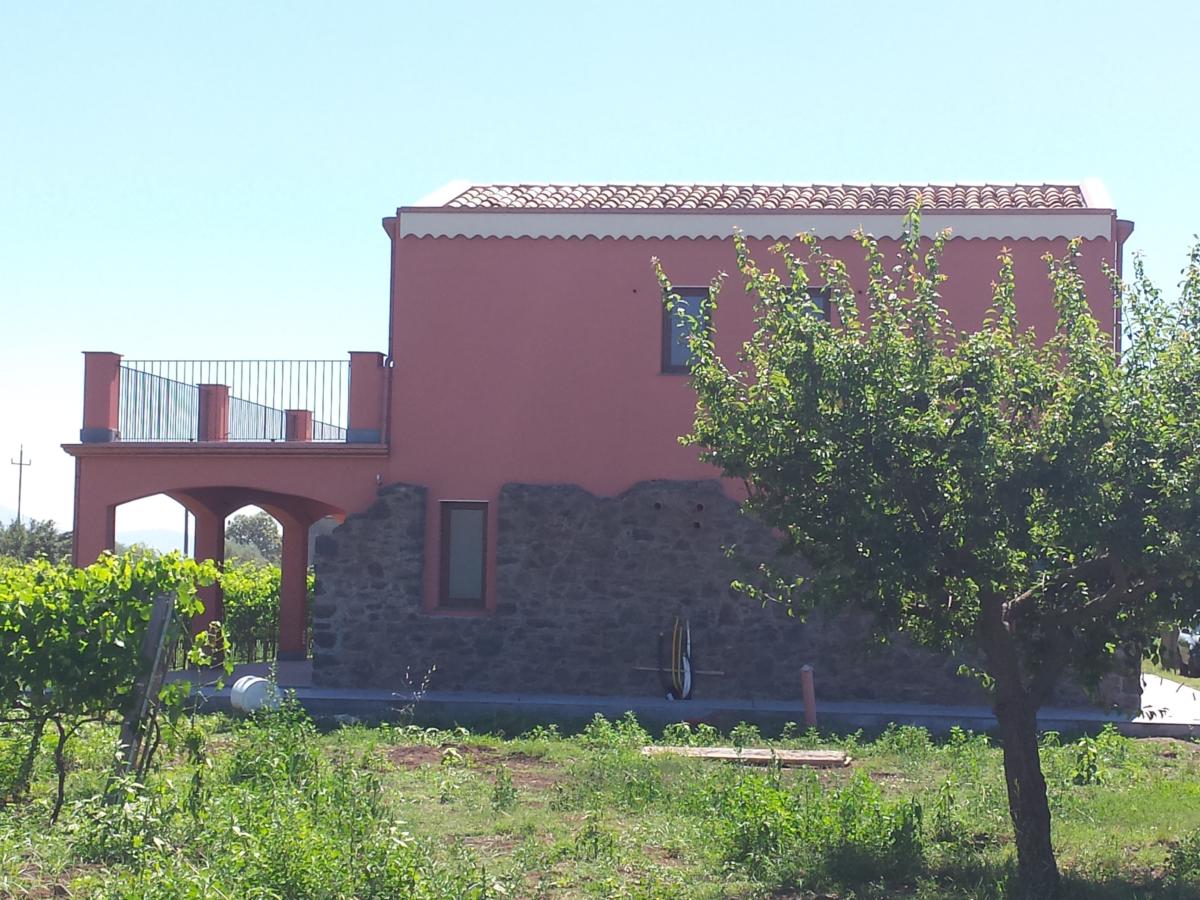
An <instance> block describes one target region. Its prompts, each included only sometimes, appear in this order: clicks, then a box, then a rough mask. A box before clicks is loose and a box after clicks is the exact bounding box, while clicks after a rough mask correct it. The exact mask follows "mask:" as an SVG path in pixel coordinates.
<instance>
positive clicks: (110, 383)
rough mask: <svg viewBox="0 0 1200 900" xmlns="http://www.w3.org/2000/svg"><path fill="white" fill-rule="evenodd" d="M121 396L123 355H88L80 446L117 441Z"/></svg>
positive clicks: (103, 353) (85, 368)
mask: <svg viewBox="0 0 1200 900" xmlns="http://www.w3.org/2000/svg"><path fill="white" fill-rule="evenodd" d="M120 396H121V354H119V353H108V352H86V353H84V354H83V428H81V429H80V430H79V441H80V443H82V444H106V443H108V442H109V441H115V440H117V438H118V437H119V434H118V431H117V428H118V417H119V415H120ZM89 562H90V560H89Z"/></svg>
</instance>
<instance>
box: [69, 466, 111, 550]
mask: <svg viewBox="0 0 1200 900" xmlns="http://www.w3.org/2000/svg"><path fill="white" fill-rule="evenodd" d="M75 462H76V468H75V473H76V474H75V479H76V482H75V529H74V542H73V546H72V548H71V561H72V562H73V563H74V564H75V565H77V566H90V565H91V564H92V563H94V562H95V561H96V558H97V557H98V556H99V555H100V554H101V553H103V552H104V551H105V550H112V549H113V548H114V547H115V546H116V539H117V534H116V532H117V529H116V523H117V508H116V507H115V506H108V505H107V504H105V503H104V502H103V501H96V500H93V499H92V497H91V495H90V492H89V488H90V487H91V479H88V480H87V481H85V480H84V478H83V469H82V467H81V466H79V462H80V460H76V461H75ZM92 477H94V476H92Z"/></svg>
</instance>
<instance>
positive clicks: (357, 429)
mask: <svg viewBox="0 0 1200 900" xmlns="http://www.w3.org/2000/svg"><path fill="white" fill-rule="evenodd" d="M387 371H388V370H387V367H386V366H384V364H383V354H382V353H375V352H368V351H362V350H351V351H350V416H349V421H348V422H347V427H346V442H347V443H350V444H381V443H383V421H384V415H383V413H384V409H383V404H384V399H385V396H386V393H385V386H386V383H387Z"/></svg>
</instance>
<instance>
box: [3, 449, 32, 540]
mask: <svg viewBox="0 0 1200 900" xmlns="http://www.w3.org/2000/svg"><path fill="white" fill-rule="evenodd" d="M8 461H9V462H10V463H11V464H12V465H14V466H16V467H17V524H18V525H20V524H21V491H22V489H23V488H24V482H25V470H26V469H27V468H28V467H29V466H32V465H33V460H32V459H31V460H28V461H26V459H25V445H24V444H22V445H21V452H20V453H18V454H17V458H16V459H13V458H12V457H11V456H10V457H9V458H8Z"/></svg>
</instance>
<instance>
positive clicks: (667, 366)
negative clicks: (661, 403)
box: [662, 287, 708, 372]
mask: <svg viewBox="0 0 1200 900" xmlns="http://www.w3.org/2000/svg"><path fill="white" fill-rule="evenodd" d="M672 293H673V294H677V295H678V296H679V300H678V302H676V304H675V305H674V307H673V308H671V309H667V308H666V305H665V304H664V305H663V320H662V370H663V371H664V372H687V371H688V370H689V369H690V368H691V364H692V351H691V348H690V347H688V337H689V336H690V335H691V333H692V327H693V325H692V323H691V322H690V321H688V318H687V317H688V316H690V317H692V318H693V319H697V320H699V321H700V322H701V324H702V327H708V322H707V321H705V313H704V309H703V303H704V301H705V300H706V299H708V288H706V287H704V288H697V287H681V288H675V289H674V290H673V291H672Z"/></svg>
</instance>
